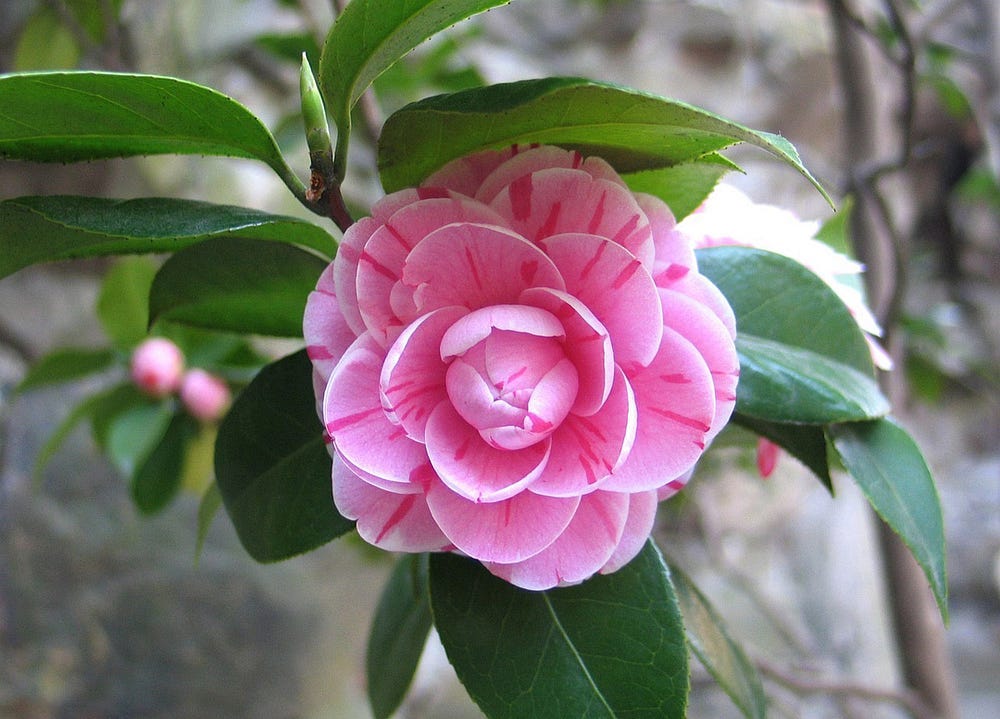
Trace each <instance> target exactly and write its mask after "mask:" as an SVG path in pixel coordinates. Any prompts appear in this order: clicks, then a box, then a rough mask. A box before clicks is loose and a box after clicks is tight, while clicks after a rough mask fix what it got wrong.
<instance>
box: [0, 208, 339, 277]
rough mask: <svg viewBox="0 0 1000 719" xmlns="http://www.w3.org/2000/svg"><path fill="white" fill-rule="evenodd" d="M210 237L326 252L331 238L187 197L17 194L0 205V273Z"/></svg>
mask: <svg viewBox="0 0 1000 719" xmlns="http://www.w3.org/2000/svg"><path fill="white" fill-rule="evenodd" d="M212 237H245V238H250V239H257V240H274V241H278V242H285V243H289V244H293V245H301V246H303V247H309V248H312V249H314V250H317V251H318V252H320V253H322V254H323V255H324V256H327V257H331V256H332V255H333V252H334V248H335V247H336V243H335V242H334V240H333V238H332V237H331V236H330V235H329V234H328V233H327V232H325V231H324V230H323V229H321V228H320V227H318V226H316V225H314V224H312V223H310V222H306V221H304V220H300V219H297V218H294V217H288V216H285V215H271V214H268V213H266V212H260V211H258V210H250V209H247V208H243V207H231V206H227V205H212V204H209V203H206V202H195V201H192V200H176V199H168V198H143V199H137V200H109V199H104V198H97V197H75V196H50V197H21V198H17V199H12V200H5V201H3V202H0V277H4V276H6V275H9V274H11V273H12V272H16V271H17V270H19V269H21V268H22V267H27V266H28V265H32V264H35V263H37V262H51V261H53V260H65V259H74V258H80V257H95V256H100V255H120V254H139V253H148V252H173V251H176V250H179V249H181V248H183V247H187V246H189V245H192V244H195V243H198V242H201V241H203V240H207V239H209V238H212Z"/></svg>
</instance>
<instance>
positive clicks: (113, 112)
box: [0, 72, 301, 187]
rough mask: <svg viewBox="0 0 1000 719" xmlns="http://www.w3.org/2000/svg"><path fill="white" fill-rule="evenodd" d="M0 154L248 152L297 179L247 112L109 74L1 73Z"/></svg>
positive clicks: (210, 93)
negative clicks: (2, 74)
mask: <svg viewBox="0 0 1000 719" xmlns="http://www.w3.org/2000/svg"><path fill="white" fill-rule="evenodd" d="M0 107H2V108H3V112H2V113H0V157H6V158H10V159H16V160H35V161H40V162H75V161H79V160H97V159H102V158H109V157H127V156H132V155H160V154H189V155H220V156H226V157H246V158H250V159H255V160H260V161H262V162H265V163H267V164H268V165H269V166H270V167H271V168H272V169H274V171H275V172H277V173H278V175H279V176H281V178H282V179H283V180H285V182H286V184H288V185H289V187H292V185H293V184H295V183H296V182H298V183H299V184H301V183H300V181H298V180H296V179H294V173H293V172H292V171H291V169H290V168H289V167H288V165H287V164H285V160H284V158H282V156H281V153H280V152H279V150H278V146H277V144H275V142H274V138H273V137H271V133H270V132H268V131H267V128H265V127H264V125H263V124H261V122H260V120H258V119H257V118H256V117H255V116H254V115H253V114H252V113H251V112H250V111H249V110H247V109H246V108H245V107H243V106H242V105H240V104H239V103H238V102H236V101H235V100H232V99H231V98H228V97H226V96H225V95H223V94H221V93H219V92H216V91H215V90H212V89H210V88H207V87H203V86H201V85H196V84H195V83H193V82H187V81H186V80H179V79H177V78H173V77H158V76H155V75H129V74H119V73H109V72H47V73H28V74H23V75H4V76H0Z"/></svg>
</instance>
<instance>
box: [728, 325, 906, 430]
mask: <svg viewBox="0 0 1000 719" xmlns="http://www.w3.org/2000/svg"><path fill="white" fill-rule="evenodd" d="M736 350H737V352H738V353H739V356H740V383H739V386H738V387H737V390H736V395H737V396H736V411H737V412H739V413H741V414H745V415H747V416H750V417H757V418H758V419H763V420H766V421H771V422H793V423H800V424H829V423H831V422H852V421H860V420H865V419H872V418H874V417H881V416H882V415H884V414H886V413H887V412H888V411H889V403H888V401H887V400H886V399H885V397H884V396H883V395H882V393H881V392H880V391H879V388H878V384H876V382H875V380H874V379H872V378H871V377H869V376H867V375H865V374H862V373H861V372H859V371H858V370H856V369H854V368H853V367H850V366H848V365H846V364H843V363H841V362H837V361H836V360H832V359H829V358H828V357H825V356H823V355H821V354H817V353H816V352H813V351H811V350H807V349H802V348H801V347H794V346H791V345H788V344H785V343H783V342H778V341H775V340H769V339H764V338H762V337H755V336H753V335H750V334H743V333H741V334H739V335H738V336H737V337H736Z"/></svg>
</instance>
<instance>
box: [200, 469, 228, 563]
mask: <svg viewBox="0 0 1000 719" xmlns="http://www.w3.org/2000/svg"><path fill="white" fill-rule="evenodd" d="M221 507H222V495H221V494H220V493H219V485H218V483H216V482H212V483H211V484H210V485H208V489H206V490H205V494H203V495H202V496H201V502H199V503H198V539H197V542H196V544H195V550H194V556H195V558H198V557H201V552H202V550H203V549H204V548H205V539H207V538H208V529H209V527H211V526H212V520H213V519H215V515H216V514H218V513H219V509H220V508H221Z"/></svg>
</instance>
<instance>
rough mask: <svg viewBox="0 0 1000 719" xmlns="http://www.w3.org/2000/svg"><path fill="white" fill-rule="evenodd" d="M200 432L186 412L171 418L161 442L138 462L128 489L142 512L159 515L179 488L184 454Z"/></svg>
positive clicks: (194, 421) (195, 422) (196, 424)
mask: <svg viewBox="0 0 1000 719" xmlns="http://www.w3.org/2000/svg"><path fill="white" fill-rule="evenodd" d="M197 433H198V422H197V421H196V420H194V419H193V418H191V417H190V416H189V415H187V414H185V413H183V412H177V413H175V414H174V415H173V416H172V417H171V418H170V423H169V424H168V425H167V428H166V431H165V432H164V433H163V434H162V435H161V438H160V441H159V442H158V443H157V444H156V446H155V447H153V449H152V450H151V451H150V452H149V455H148V456H147V457H146V458H145V459H144V460H143V461H142V462H141V463H140V464H139V466H138V467H137V468H136V471H135V473H134V474H133V475H132V481H131V482H130V484H129V490H130V493H131V495H132V500H133V501H134V502H135V506H136V507H137V508H138V509H139V511H140V512H142V513H143V514H156V513H157V512H159V511H161V510H162V509H164V508H165V507H166V506H167V504H169V503H170V500H172V499H173V498H174V497H175V496H176V495H177V492H179V491H180V488H181V480H182V478H183V470H184V456H185V453H186V452H187V448H188V445H189V444H190V443H191V440H192V439H193V438H194V437H195V436H196V435H197Z"/></svg>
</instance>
